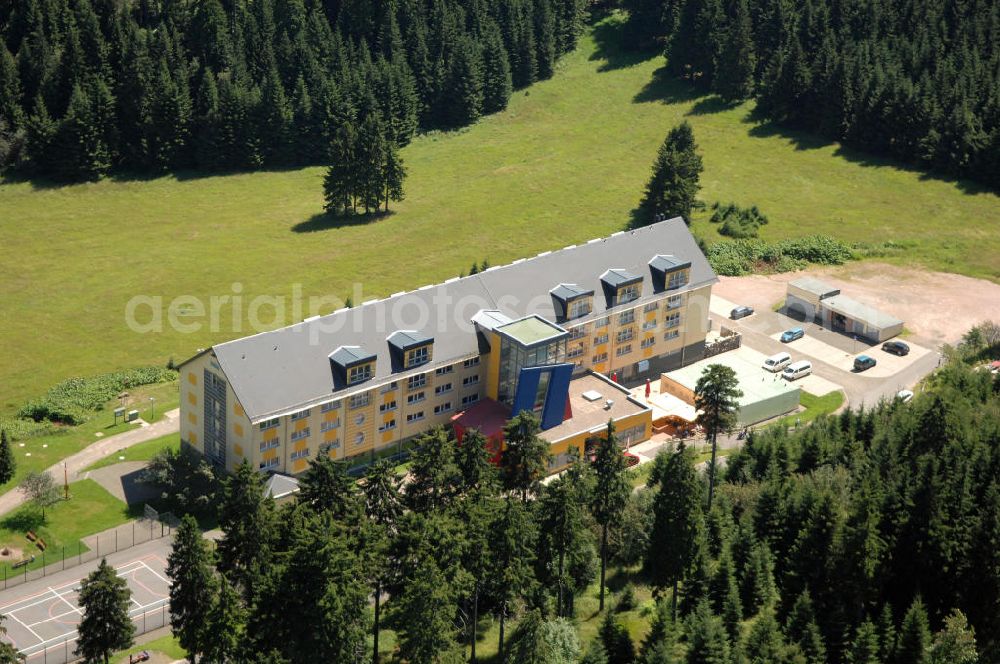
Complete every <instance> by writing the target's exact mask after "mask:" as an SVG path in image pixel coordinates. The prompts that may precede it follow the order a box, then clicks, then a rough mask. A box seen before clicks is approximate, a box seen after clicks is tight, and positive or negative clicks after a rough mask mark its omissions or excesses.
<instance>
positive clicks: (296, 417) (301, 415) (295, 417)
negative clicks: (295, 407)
mask: <svg viewBox="0 0 1000 664" xmlns="http://www.w3.org/2000/svg"><path fill="white" fill-rule="evenodd" d="M306 417H309V409H308V408H307V409H305V410H300V411H299V412H297V413H292V422H295V421H296V420H301V419H304V418H306Z"/></svg>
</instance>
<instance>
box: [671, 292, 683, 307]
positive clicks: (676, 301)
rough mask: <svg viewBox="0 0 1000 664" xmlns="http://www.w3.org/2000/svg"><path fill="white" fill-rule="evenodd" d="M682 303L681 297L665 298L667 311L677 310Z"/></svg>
mask: <svg viewBox="0 0 1000 664" xmlns="http://www.w3.org/2000/svg"><path fill="white" fill-rule="evenodd" d="M683 303H684V296H683V295H671V296H670V297H668V298H667V309H679V308H680V307H681V305H682V304H683Z"/></svg>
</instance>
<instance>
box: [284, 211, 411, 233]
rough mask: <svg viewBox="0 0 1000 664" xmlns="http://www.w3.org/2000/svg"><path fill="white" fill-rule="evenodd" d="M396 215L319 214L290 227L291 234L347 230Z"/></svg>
mask: <svg viewBox="0 0 1000 664" xmlns="http://www.w3.org/2000/svg"><path fill="white" fill-rule="evenodd" d="M394 214H396V211H395V210H389V211H388V212H373V213H370V214H363V213H362V214H341V215H333V214H328V213H326V212H320V213H318V214H314V215H313V216H311V217H309V218H308V219H306V220H305V221H300V222H299V223H297V224H295V225H294V226H292V232H293V233H316V232H320V231H331V230H336V229H338V228H348V227H350V226H367V225H368V224H371V223H374V222H376V221H378V220H380V219H385V218H386V217H391V216H392V215H394Z"/></svg>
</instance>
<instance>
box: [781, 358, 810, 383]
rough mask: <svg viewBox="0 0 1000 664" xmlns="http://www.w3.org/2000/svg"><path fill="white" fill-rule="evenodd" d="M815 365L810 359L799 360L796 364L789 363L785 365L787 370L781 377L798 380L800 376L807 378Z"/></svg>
mask: <svg viewBox="0 0 1000 664" xmlns="http://www.w3.org/2000/svg"><path fill="white" fill-rule="evenodd" d="M812 370H813V365H812V362H810V361H809V360H799V361H798V362H796V363H794V364H789V365H788V366H787V367H785V370H784V371H782V372H781V377H782V378H784V379H785V380H798V379H799V378H805V377H806V376H808V375H809V374H811V373H812Z"/></svg>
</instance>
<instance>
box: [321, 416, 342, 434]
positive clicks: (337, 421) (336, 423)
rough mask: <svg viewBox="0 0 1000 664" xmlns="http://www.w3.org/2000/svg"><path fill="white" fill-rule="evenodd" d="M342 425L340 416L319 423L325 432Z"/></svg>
mask: <svg viewBox="0 0 1000 664" xmlns="http://www.w3.org/2000/svg"><path fill="white" fill-rule="evenodd" d="M339 426H340V418H339V417H338V418H337V419H335V420H330V421H329V422H321V423H320V425H319V430H320V431H323V432H327V431H333V430H334V429H336V428H337V427H339Z"/></svg>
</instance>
